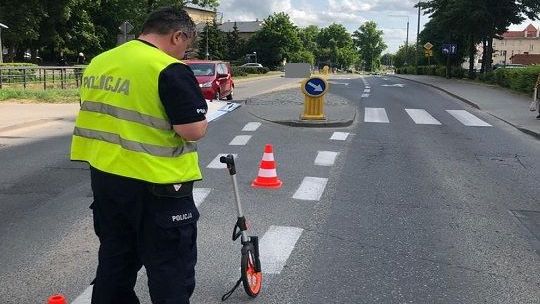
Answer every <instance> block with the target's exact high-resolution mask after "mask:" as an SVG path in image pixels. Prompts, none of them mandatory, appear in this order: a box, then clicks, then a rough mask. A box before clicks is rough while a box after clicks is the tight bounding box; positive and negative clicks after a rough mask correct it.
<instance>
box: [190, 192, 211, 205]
mask: <svg viewBox="0 0 540 304" xmlns="http://www.w3.org/2000/svg"><path fill="white" fill-rule="evenodd" d="M211 191H212V189H210V188H193V200H194V201H195V206H197V208H198V207H199V206H200V205H201V204H202V203H203V202H204V200H205V199H206V197H208V194H210V192H211Z"/></svg>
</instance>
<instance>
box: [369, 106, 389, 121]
mask: <svg viewBox="0 0 540 304" xmlns="http://www.w3.org/2000/svg"><path fill="white" fill-rule="evenodd" d="M364 121H365V122H378V123H389V122H390V121H389V120H388V116H387V115H386V110H385V109H384V108H366V109H365V113H364Z"/></svg>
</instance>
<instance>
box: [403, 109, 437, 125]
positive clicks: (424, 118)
mask: <svg viewBox="0 0 540 304" xmlns="http://www.w3.org/2000/svg"><path fill="white" fill-rule="evenodd" d="M405 111H406V112H407V114H409V116H410V117H411V118H412V120H414V122H415V123H416V124H419V125H440V124H441V123H440V122H439V121H438V120H437V119H435V118H434V117H433V116H431V115H430V114H429V113H428V112H427V111H426V110H423V109H405Z"/></svg>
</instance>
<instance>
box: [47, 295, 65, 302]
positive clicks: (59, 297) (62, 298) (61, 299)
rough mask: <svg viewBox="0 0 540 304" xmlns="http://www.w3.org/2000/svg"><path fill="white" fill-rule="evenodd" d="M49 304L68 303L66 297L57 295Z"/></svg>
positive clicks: (53, 296) (52, 297)
mask: <svg viewBox="0 0 540 304" xmlns="http://www.w3.org/2000/svg"><path fill="white" fill-rule="evenodd" d="M47 304H67V301H66V298H65V297H64V295H62V294H55V295H52V296H50V297H49V300H48V302H47Z"/></svg>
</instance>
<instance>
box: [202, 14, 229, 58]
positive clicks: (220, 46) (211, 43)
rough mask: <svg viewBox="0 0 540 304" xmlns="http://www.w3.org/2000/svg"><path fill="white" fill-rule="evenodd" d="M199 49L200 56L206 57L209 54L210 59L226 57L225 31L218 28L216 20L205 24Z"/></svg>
mask: <svg viewBox="0 0 540 304" xmlns="http://www.w3.org/2000/svg"><path fill="white" fill-rule="evenodd" d="M198 49H199V58H206V57H207V56H206V55H207V54H208V59H210V60H216V59H224V58H225V55H226V53H225V33H224V32H223V31H221V30H220V29H219V28H218V25H217V23H216V20H213V21H212V23H207V24H206V25H205V27H204V30H203V32H202V33H201V38H200V40H199V45H198ZM207 51H208V53H207Z"/></svg>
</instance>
